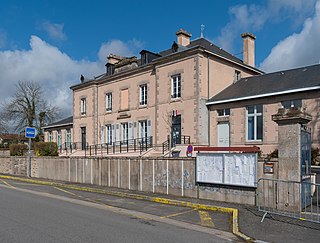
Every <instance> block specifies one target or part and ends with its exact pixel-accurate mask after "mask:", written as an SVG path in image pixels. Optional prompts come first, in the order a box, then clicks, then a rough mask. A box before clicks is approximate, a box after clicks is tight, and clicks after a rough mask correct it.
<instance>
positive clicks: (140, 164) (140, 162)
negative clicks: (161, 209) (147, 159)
mask: <svg viewBox="0 0 320 243" xmlns="http://www.w3.org/2000/svg"><path fill="white" fill-rule="evenodd" d="M139 167H140V168H139V169H140V176H139V177H140V178H139V180H140V191H142V160H141V159H140V161H139Z"/></svg>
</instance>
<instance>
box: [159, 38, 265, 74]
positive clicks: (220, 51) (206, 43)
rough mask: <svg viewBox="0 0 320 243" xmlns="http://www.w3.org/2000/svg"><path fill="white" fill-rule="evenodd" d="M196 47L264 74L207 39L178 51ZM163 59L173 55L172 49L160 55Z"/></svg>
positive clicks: (181, 47) (197, 40)
mask: <svg viewBox="0 0 320 243" xmlns="http://www.w3.org/2000/svg"><path fill="white" fill-rule="evenodd" d="M195 46H201V47H203V48H205V49H206V50H208V51H210V52H212V53H214V54H217V55H219V56H222V57H224V58H227V59H229V60H232V61H234V62H236V63H239V64H241V65H244V66H246V67H248V68H252V69H254V70H256V71H258V72H260V73H263V72H262V71H261V70H259V69H257V68H254V67H252V66H249V65H247V64H244V63H243V61H242V60H241V59H239V58H237V57H235V56H234V55H232V54H230V53H229V52H227V51H225V50H223V49H222V48H220V47H218V46H216V45H215V44H213V43H211V42H210V41H208V40H207V39H205V38H198V39H195V40H193V41H191V42H190V44H189V45H187V46H186V47H184V46H179V49H178V51H183V50H186V49H189V48H192V47H195ZM159 54H160V55H161V56H162V57H164V56H168V55H170V54H172V50H171V49H168V50H165V51H162V52H160V53H159Z"/></svg>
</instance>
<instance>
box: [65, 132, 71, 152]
mask: <svg viewBox="0 0 320 243" xmlns="http://www.w3.org/2000/svg"><path fill="white" fill-rule="evenodd" d="M70 145H71V131H70V128H67V129H66V146H67V147H68V148H70Z"/></svg>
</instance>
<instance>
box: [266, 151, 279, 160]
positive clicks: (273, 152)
mask: <svg viewBox="0 0 320 243" xmlns="http://www.w3.org/2000/svg"><path fill="white" fill-rule="evenodd" d="M278 155H279V151H278V149H275V150H273V151H272V152H271V153H270V154H268V155H267V159H269V160H270V159H271V158H278Z"/></svg>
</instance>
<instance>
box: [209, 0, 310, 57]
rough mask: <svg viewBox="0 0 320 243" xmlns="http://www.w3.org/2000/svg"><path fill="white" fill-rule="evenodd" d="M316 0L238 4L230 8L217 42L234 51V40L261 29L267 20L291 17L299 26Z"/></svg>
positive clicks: (275, 20) (274, 20)
mask: <svg viewBox="0 0 320 243" xmlns="http://www.w3.org/2000/svg"><path fill="white" fill-rule="evenodd" d="M315 2H316V0H308V1H305V0H269V1H267V3H266V5H257V4H250V5H236V6H232V7H231V8H230V9H229V15H230V21H229V23H227V24H226V25H225V26H224V27H223V28H222V30H221V33H220V35H219V36H218V37H216V38H215V42H216V43H217V44H218V45H219V46H221V47H222V48H223V49H225V50H228V51H230V52H234V50H233V48H234V47H233V46H234V41H235V40H238V39H239V36H240V34H241V33H243V32H247V31H251V32H255V31H258V30H261V29H262V28H263V27H264V25H265V24H266V23H267V22H277V21H282V20H286V19H290V20H291V21H292V22H293V25H295V26H299V25H300V24H301V23H303V22H304V20H305V18H306V16H308V15H309V14H310V12H311V11H313V9H314V4H315Z"/></svg>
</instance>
